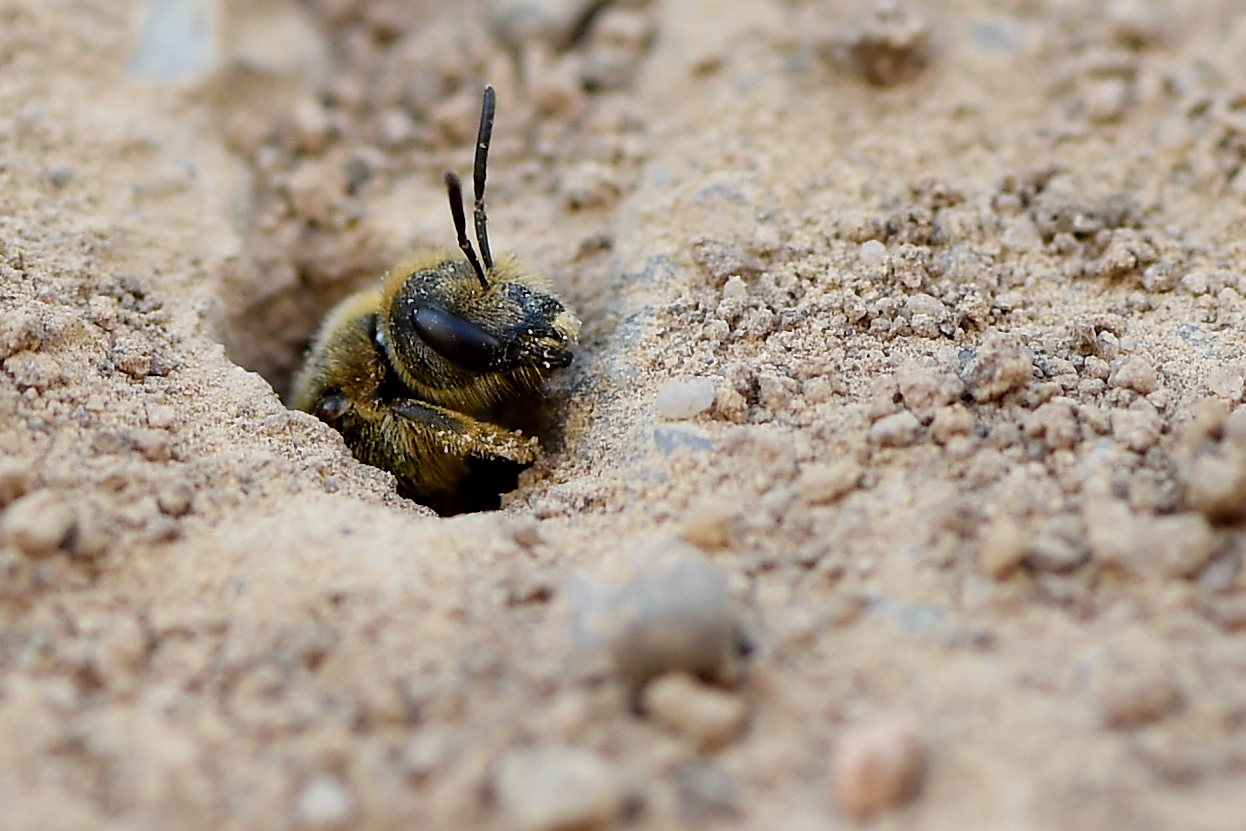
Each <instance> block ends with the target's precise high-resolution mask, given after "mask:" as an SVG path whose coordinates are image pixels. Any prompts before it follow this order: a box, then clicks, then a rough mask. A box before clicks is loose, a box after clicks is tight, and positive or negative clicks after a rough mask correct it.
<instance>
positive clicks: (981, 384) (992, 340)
mask: <svg viewBox="0 0 1246 831" xmlns="http://www.w3.org/2000/svg"><path fill="white" fill-rule="evenodd" d="M1033 375H1034V359H1033V357H1032V356H1031V354H1030V351H1029V350H1028V349H1026V348H1025V346H1024V345H1022V344H1021V342H1020V341H1019V340H1016V339H1014V338H1012V337H1010V336H1008V335H1004V334H1002V333H1000V332H990V333H988V334H987V335H986V337H985V338H983V340H982V345H981V346H980V347H978V349H977V353H976V354H975V355H974V356H973V358H972V359H971V360H970V361H969V363H968V364H966V365H965V369H964V370H963V371H962V372H961V380H963V381H964V382H965V386H966V387H967V388H968V390H969V392H970V394H972V395H973V399H974V400H975V401H977V402H978V403H980V404H981V403H984V402H987V401H995V400H997V399H999V398H1003V397H1004V396H1005V395H1007V394H1008V393H1010V392H1012V391H1013V390H1017V389H1021V388H1022V387H1024V386H1025V385H1026V384H1028V383H1029V382H1030V378H1032V377H1033Z"/></svg>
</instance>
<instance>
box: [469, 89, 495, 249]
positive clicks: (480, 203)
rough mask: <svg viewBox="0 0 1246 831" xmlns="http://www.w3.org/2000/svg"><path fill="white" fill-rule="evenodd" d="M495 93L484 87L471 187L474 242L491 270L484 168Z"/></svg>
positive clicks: (486, 159)
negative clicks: (473, 198)
mask: <svg viewBox="0 0 1246 831" xmlns="http://www.w3.org/2000/svg"><path fill="white" fill-rule="evenodd" d="M497 100H498V96H497V93H495V92H494V91H493V87H492V86H486V87H485V97H484V101H483V102H482V103H481V105H480V131H479V132H477V133H476V168H475V170H473V171H472V185H473V186H474V187H475V190H476V209H475V211H474V212H473V218H474V219H475V220H476V242H477V243H479V244H480V257H481V259H483V260H484V261H485V268H487V269H489V270H492V269H493V254H492V253H491V252H490V251H489V220H488V219H487V218H486V217H485V168H486V166H487V165H488V163H489V142H490V140H491V139H492V138H493V112H494V110H495V109H496V108H497Z"/></svg>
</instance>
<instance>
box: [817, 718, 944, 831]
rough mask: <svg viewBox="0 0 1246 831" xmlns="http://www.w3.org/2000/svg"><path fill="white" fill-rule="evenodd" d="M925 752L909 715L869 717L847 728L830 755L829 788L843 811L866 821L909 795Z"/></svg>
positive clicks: (914, 791) (899, 802)
mask: <svg viewBox="0 0 1246 831" xmlns="http://www.w3.org/2000/svg"><path fill="white" fill-rule="evenodd" d="M924 756H925V754H924V752H923V750H922V746H921V742H920V741H919V740H918V738H917V731H916V729H915V727H914V725H913V722H912V719H910V718H908V717H906V716H904V715H901V714H898V713H884V714H880V715H875V716H871V717H870V718H867V719H865V720H863V721H860V722H857V723H856V724H853V725H851V726H850V727H848V729H846V730H845V731H844V732H843V734H842V735H841V736H840V737H839V739H838V740H837V741H836V742H835V748H834V752H833V755H832V758H831V791H832V792H833V793H834V795H835V801H836V802H837V803H838V805H839V807H840V808H841V809H843V811H844V812H845V813H848V814H850V815H851V816H853V817H856V818H857V819H868V818H870V817H872V816H874V815H875V814H878V813H879V812H880V811H884V810H886V809H888V808H893V807H895V806H897V805H901V804H903V803H904V802H905V801H907V800H909V799H911V798H912V797H913V796H914V795H915V794H916V792H917V789H918V786H919V785H920V783H921V775H922V768H923V767H924V763H925V758H924Z"/></svg>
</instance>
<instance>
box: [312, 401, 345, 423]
mask: <svg viewBox="0 0 1246 831" xmlns="http://www.w3.org/2000/svg"><path fill="white" fill-rule="evenodd" d="M349 409H350V401H349V400H348V399H347V398H346V396H343V395H327V396H325V397H324V398H322V399H320V401H319V402H317V404H316V412H315V416H316V418H318V419H320V420H321V421H323V422H324V423H325V424H328V425H329V426H330V427H334V428H336V427H337V423H338V419H340V418H341V417H342V416H344V415H345V414H346V411H347V410H349Z"/></svg>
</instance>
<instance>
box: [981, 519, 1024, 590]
mask: <svg viewBox="0 0 1246 831" xmlns="http://www.w3.org/2000/svg"><path fill="white" fill-rule="evenodd" d="M1025 539H1026V538H1025V533H1024V532H1023V531H1022V530H1021V526H1020V525H1019V524H1018V523H1017V521H1016V520H1014V519H1012V518H1011V517H1000V518H999V519H996V520H994V521H992V522H991V523H990V524H989V525H987V526H986V528H985V529H984V530H983V532H982V535H981V537H980V538H979V540H978V566H979V567H980V568H981V569H982V571H983V572H985V573H986V574H987V575H989V576H991V577H994V578H995V579H996V580H1002V579H1003V578H1005V577H1007V576H1008V575H1010V574H1011V573H1012V572H1013V571H1014V570H1016V568H1017V567H1018V566H1019V565H1021V563H1022V561H1023V560H1024V559H1025V555H1026V545H1025Z"/></svg>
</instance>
